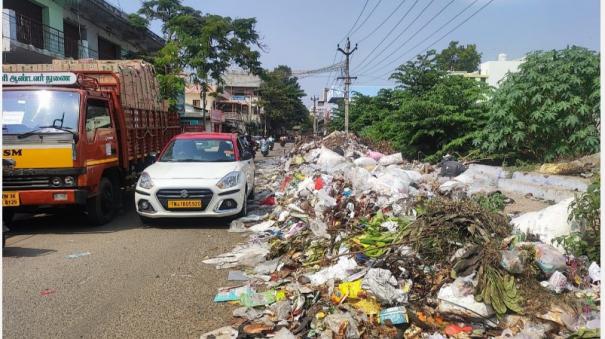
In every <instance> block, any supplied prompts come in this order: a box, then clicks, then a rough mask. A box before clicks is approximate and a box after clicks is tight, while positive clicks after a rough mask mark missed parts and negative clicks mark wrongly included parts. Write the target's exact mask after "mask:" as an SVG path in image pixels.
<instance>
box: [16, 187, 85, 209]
mask: <svg viewBox="0 0 605 339" xmlns="http://www.w3.org/2000/svg"><path fill="white" fill-rule="evenodd" d="M16 192H18V193H19V205H18V206H4V207H9V208H12V207H16V208H19V207H21V206H40V207H41V206H56V205H84V204H86V200H87V198H88V191H87V190H82V189H53V190H27V191H16Z"/></svg>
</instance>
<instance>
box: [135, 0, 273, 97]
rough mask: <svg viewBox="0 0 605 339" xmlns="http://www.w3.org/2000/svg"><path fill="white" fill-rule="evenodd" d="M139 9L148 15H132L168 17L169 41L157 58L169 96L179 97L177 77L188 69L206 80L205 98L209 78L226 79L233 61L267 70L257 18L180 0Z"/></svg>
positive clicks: (160, 0)
mask: <svg viewBox="0 0 605 339" xmlns="http://www.w3.org/2000/svg"><path fill="white" fill-rule="evenodd" d="M139 14H140V15H142V17H138V16H137V17H138V18H135V17H134V16H132V18H131V21H135V22H138V23H139V24H143V23H145V21H146V22H147V23H148V22H149V21H150V20H160V21H161V22H162V33H163V34H164V38H165V39H166V45H165V46H164V47H163V48H162V49H161V50H160V51H159V52H158V53H157V55H156V56H155V58H154V61H155V66H156V69H158V72H159V73H160V74H163V75H165V76H166V77H165V78H164V80H163V81H160V84H161V86H163V88H162V93H163V94H165V95H168V96H167V97H166V98H170V99H173V100H174V99H176V97H174V96H172V95H174V94H175V93H178V91H179V90H180V84H179V83H178V81H175V80H174V78H173V77H175V76H181V75H182V73H183V71H185V70H187V72H191V74H190V77H191V80H192V81H193V83H196V84H201V85H202V88H203V95H202V99H203V100H204V101H205V98H206V92H207V88H208V86H207V85H208V83H209V81H210V80H213V81H214V82H216V83H217V84H218V85H221V84H222V83H223V79H222V74H223V73H224V72H225V71H226V70H227V69H228V68H229V67H230V66H232V65H237V66H239V67H241V68H242V69H244V70H247V71H250V72H251V73H253V74H259V73H260V72H261V67H260V61H259V57H260V53H259V52H258V51H256V50H255V49H254V48H255V47H256V48H259V49H261V48H262V46H261V44H260V38H259V36H258V33H257V32H256V30H255V25H256V19H254V18H243V19H232V18H230V17H222V16H219V15H213V14H203V13H202V12H201V11H198V10H196V9H194V8H191V7H188V6H183V5H182V4H181V1H180V0H146V1H143V4H142V6H141V9H140V10H139ZM135 16H136V15H135ZM164 86H174V87H170V88H167V87H164ZM203 106H204V107H205V102H204V103H203Z"/></svg>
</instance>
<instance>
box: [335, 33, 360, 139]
mask: <svg viewBox="0 0 605 339" xmlns="http://www.w3.org/2000/svg"><path fill="white" fill-rule="evenodd" d="M336 47H337V48H338V51H339V52H341V53H342V54H344V55H345V76H344V77H338V79H343V80H344V81H345V134H346V135H347V136H348V135H349V86H350V85H351V79H357V77H351V75H350V74H349V56H350V55H351V54H353V52H355V51H356V50H357V44H355V48H353V50H351V41H349V38H348V37H347V45H346V46H345V49H344V50H343V49H342V48H340V45H336Z"/></svg>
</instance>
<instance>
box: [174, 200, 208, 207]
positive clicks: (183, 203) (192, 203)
mask: <svg viewBox="0 0 605 339" xmlns="http://www.w3.org/2000/svg"><path fill="white" fill-rule="evenodd" d="M168 208H202V201H201V200H168Z"/></svg>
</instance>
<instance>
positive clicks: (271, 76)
mask: <svg viewBox="0 0 605 339" xmlns="http://www.w3.org/2000/svg"><path fill="white" fill-rule="evenodd" d="M261 78H262V80H263V81H262V83H261V86H260V90H259V94H260V96H261V102H260V103H261V106H262V107H263V109H264V111H265V116H266V119H267V128H270V129H271V130H272V131H273V132H275V133H282V132H283V131H284V130H286V129H290V128H292V127H293V126H295V125H298V124H303V125H304V124H308V122H309V111H308V110H307V108H306V107H305V105H304V104H303V102H302V100H301V99H302V98H303V97H304V96H305V92H304V91H303V90H302V89H301V88H300V84H299V83H298V79H297V78H296V77H294V76H292V71H291V70H290V68H289V67H288V66H283V65H282V66H278V67H276V68H275V69H274V70H273V71H266V72H264V73H263V75H262V76H261Z"/></svg>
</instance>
